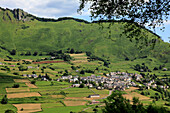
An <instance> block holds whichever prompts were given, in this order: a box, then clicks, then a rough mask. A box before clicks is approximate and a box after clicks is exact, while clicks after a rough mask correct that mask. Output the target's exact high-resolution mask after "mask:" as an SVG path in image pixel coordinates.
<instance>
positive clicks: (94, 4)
mask: <svg viewBox="0 0 170 113" xmlns="http://www.w3.org/2000/svg"><path fill="white" fill-rule="evenodd" d="M85 6H89V10H90V12H91V19H92V20H99V22H102V21H103V20H107V21H111V22H112V23H114V21H117V20H121V21H128V23H127V24H126V25H125V26H124V32H123V33H124V34H126V35H127V37H128V38H133V37H135V36H139V34H140V33H141V30H140V29H138V28H137V27H136V26H141V27H145V26H149V27H150V29H155V27H156V26H162V27H161V30H162V29H164V28H165V27H164V26H163V25H164V22H165V21H167V20H168V16H169V12H170V1H169V0H80V6H79V9H78V12H79V13H82V11H83V9H84V8H85ZM134 23H135V24H136V25H134ZM146 37H147V36H144V35H143V36H141V37H140V38H141V39H143V38H146ZM153 42H154V41H153Z"/></svg>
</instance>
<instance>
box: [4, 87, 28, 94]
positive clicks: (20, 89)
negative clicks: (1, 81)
mask: <svg viewBox="0 0 170 113" xmlns="http://www.w3.org/2000/svg"><path fill="white" fill-rule="evenodd" d="M27 91H30V90H29V88H6V92H7V93H11V92H15V93H17V92H27Z"/></svg>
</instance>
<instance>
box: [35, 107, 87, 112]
mask: <svg viewBox="0 0 170 113" xmlns="http://www.w3.org/2000/svg"><path fill="white" fill-rule="evenodd" d="M83 108H86V106H66V107H54V108H42V109H43V111H42V112H38V113H54V112H56V113H69V112H71V111H72V112H80V111H81V110H82V109H83Z"/></svg>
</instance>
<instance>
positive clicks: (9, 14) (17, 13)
mask: <svg viewBox="0 0 170 113" xmlns="http://www.w3.org/2000/svg"><path fill="white" fill-rule="evenodd" d="M0 11H3V20H5V21H7V20H10V21H11V20H12V18H14V19H15V20H17V21H31V20H33V19H34V16H32V15H30V14H29V13H27V12H25V11H23V10H22V9H14V10H10V9H8V8H6V9H4V8H1V7H0Z"/></svg>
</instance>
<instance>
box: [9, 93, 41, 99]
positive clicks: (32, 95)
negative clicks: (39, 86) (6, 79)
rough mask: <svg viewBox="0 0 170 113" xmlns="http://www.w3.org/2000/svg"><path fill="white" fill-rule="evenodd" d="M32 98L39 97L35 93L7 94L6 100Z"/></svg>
mask: <svg viewBox="0 0 170 113" xmlns="http://www.w3.org/2000/svg"><path fill="white" fill-rule="evenodd" d="M34 96H41V95H40V94H39V93H37V92H28V93H12V94H7V97H8V98H24V97H34Z"/></svg>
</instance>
